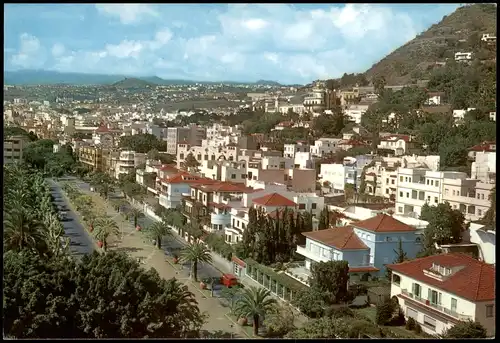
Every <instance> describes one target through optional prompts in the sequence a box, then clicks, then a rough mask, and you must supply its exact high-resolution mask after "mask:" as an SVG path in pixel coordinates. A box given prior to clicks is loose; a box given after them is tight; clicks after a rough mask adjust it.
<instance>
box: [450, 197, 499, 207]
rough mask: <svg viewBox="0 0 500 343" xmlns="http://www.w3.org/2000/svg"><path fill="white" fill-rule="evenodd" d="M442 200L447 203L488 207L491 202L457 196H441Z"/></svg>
mask: <svg viewBox="0 0 500 343" xmlns="http://www.w3.org/2000/svg"><path fill="white" fill-rule="evenodd" d="M443 200H445V201H449V202H457V203H460V204H466V205H469V206H480V207H490V206H491V201H490V200H487V199H478V198H476V197H468V196H459V195H443Z"/></svg>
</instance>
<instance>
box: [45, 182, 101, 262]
mask: <svg viewBox="0 0 500 343" xmlns="http://www.w3.org/2000/svg"><path fill="white" fill-rule="evenodd" d="M47 182H48V184H49V186H50V192H51V194H52V196H53V197H54V199H55V203H56V204H57V205H62V206H64V207H66V209H67V211H66V212H67V220H65V221H63V222H62V224H63V226H64V232H65V235H66V236H67V237H69V239H70V251H71V253H72V255H73V256H75V257H77V258H82V257H83V256H84V255H86V254H90V253H92V252H93V251H94V248H95V246H94V243H93V242H92V238H90V237H89V234H88V232H87V230H85V227H84V226H83V225H82V223H80V221H79V218H78V215H77V214H76V213H75V212H73V211H72V210H71V207H70V206H69V203H68V201H67V200H66V198H65V197H64V196H63V190H62V189H61V186H60V185H59V184H58V183H56V182H54V180H52V179H47Z"/></svg>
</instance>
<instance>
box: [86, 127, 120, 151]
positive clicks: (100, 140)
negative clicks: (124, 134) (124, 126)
mask: <svg viewBox="0 0 500 343" xmlns="http://www.w3.org/2000/svg"><path fill="white" fill-rule="evenodd" d="M92 142H93V143H94V144H96V145H101V146H103V147H107V148H111V147H113V146H114V144H115V140H114V136H113V134H112V132H111V130H110V129H109V127H108V126H107V125H105V124H104V123H101V125H100V126H99V127H98V128H97V129H96V130H95V131H94V132H93V134H92Z"/></svg>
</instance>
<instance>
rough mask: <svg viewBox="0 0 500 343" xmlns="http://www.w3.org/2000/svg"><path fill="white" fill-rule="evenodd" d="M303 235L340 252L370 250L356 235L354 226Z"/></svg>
mask: <svg viewBox="0 0 500 343" xmlns="http://www.w3.org/2000/svg"><path fill="white" fill-rule="evenodd" d="M302 234H303V235H304V236H306V237H307V238H310V239H313V240H315V241H317V242H320V243H323V244H325V245H328V246H331V247H334V248H336V249H338V250H360V249H363V250H365V249H368V247H367V246H366V245H365V243H363V241H362V240H361V239H360V238H359V237H358V236H357V235H356V234H355V233H354V230H353V228H352V226H340V227H335V228H333V229H326V230H319V231H309V232H303V233H302Z"/></svg>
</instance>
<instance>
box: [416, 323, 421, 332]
mask: <svg viewBox="0 0 500 343" xmlns="http://www.w3.org/2000/svg"><path fill="white" fill-rule="evenodd" d="M415 333H417V334H421V333H422V326H420V324H419V323H416V324H415Z"/></svg>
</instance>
